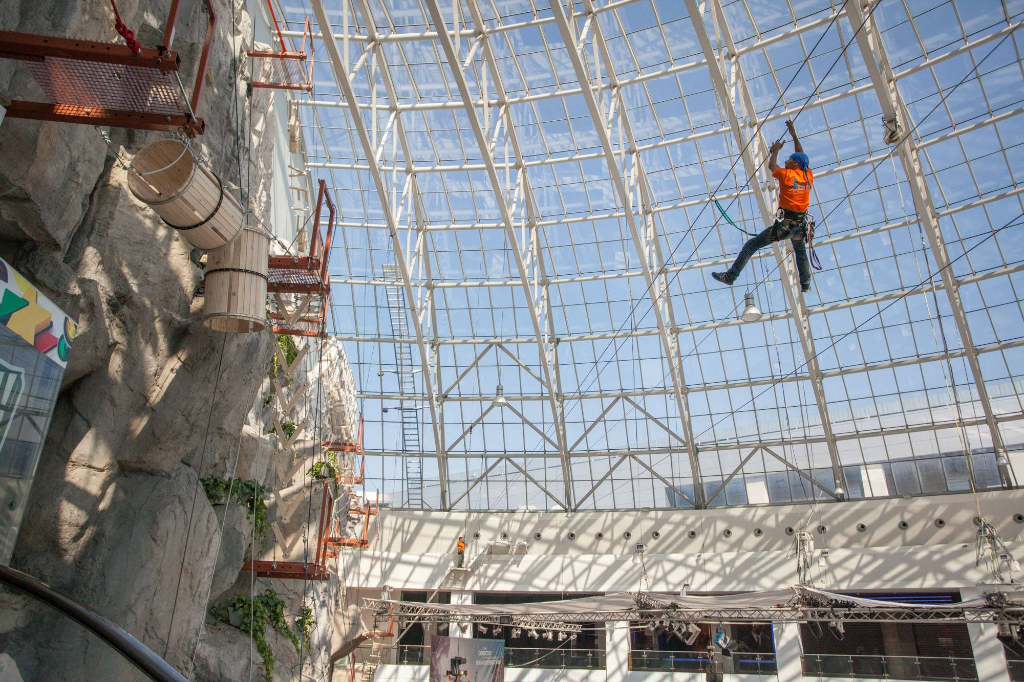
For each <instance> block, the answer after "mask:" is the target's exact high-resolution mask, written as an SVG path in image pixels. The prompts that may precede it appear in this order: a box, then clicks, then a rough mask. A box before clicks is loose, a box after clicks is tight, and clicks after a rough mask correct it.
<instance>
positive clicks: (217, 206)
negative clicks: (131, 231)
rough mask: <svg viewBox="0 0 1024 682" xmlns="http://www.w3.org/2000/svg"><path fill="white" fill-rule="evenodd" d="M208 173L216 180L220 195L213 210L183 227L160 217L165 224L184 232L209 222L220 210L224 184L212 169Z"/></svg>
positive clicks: (222, 201)
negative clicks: (193, 223) (194, 222)
mask: <svg viewBox="0 0 1024 682" xmlns="http://www.w3.org/2000/svg"><path fill="white" fill-rule="evenodd" d="M210 175H212V176H213V179H214V180H216V181H217V187H218V188H219V189H220V195H218V196H217V205H216V206H214V207H213V211H211V212H210V215H208V216H206V217H205V218H203V219H202V220H201V221H199V222H198V223H196V224H195V225H187V226H185V227H178V226H177V225H175V224H174V223H168V222H167V221H166V220H164V219H163V218H161V220H164V222H165V223H167V225H169V226H170V227H173V228H174V229H175V230H178V231H179V232H184V231H185V230H194V229H196V228H197V227H202V226H203V225H205V224H206V223H208V222H210V220H211V219H212V218H213V216H215V215H217V211H219V210H220V206H221V204H223V203H224V184H223V183H222V182H221V181H220V178H219V177H217V174H216V173H214V172H213V171H210Z"/></svg>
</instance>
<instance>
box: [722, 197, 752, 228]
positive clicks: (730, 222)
mask: <svg viewBox="0 0 1024 682" xmlns="http://www.w3.org/2000/svg"><path fill="white" fill-rule="evenodd" d="M715 206H716V207H717V208H718V212H719V213H721V214H722V217H723V218H725V222H727V223H729V224H730V225H732V226H733V227H735V228H736V229H737V230H739V231H740V232H742V233H743V234H745V235H747V236H748V237H756V236H757V234H756V233H754V232H747V231H746V230H744V229H743V228H742V227H740V226H739V225H737V224H736V223H734V222H733V221H732V218H730V217H729V214H728V213H726V212H725V209H724V208H722V204H720V203H718V199H715Z"/></svg>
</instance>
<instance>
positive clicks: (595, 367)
mask: <svg viewBox="0 0 1024 682" xmlns="http://www.w3.org/2000/svg"><path fill="white" fill-rule="evenodd" d="M881 4H882V2H881V0H880V1H879V2H878V3H876V4H875V5H872V7H871V9H870V10H869V12H868V14H867V15H866V17H865V20H864V22H863V23H862V24H861V26H860V27H858V29H857V31H856V32H855V33H854V35H853V37H852V38H851V39H850V40H849V41H848V42H846V44H845V45H843V48H842V50H841V51H840V54H839V56H838V57H837V58H836V60H835V61H833V63H832V65H831V66H830V67H829V69H828V70H827V71H826V72H825V75H824V76H823V77H822V78H821V79H819V82H818V84H817V85H816V86H815V88H814V90H813V91H812V92H811V93H810V95H808V96H807V98H806V99H805V100H804V103H803V104H802V105H801V106H800V108H799V109H798V110H797V112H796V114H794V115H793V117H792V118H791V120H793V121H795V120H796V119H797V118H798V117H799V116H800V114H801V113H802V112H803V110H804V109H805V108H806V106H807V105H808V104H809V103H810V101H811V98H813V97H814V95H816V94H817V92H818V89H819V88H820V87H821V84H822V83H823V82H824V81H825V80H826V79H827V78H828V75H829V74H830V73H831V72H832V70H833V69H834V68H835V66H836V64H838V63H839V60H840V59H842V57H843V55H845V54H846V51H847V50H848V49H849V48H850V46H851V45H852V44H853V43H854V40H855V39H856V37H857V35H859V34H860V31H861V30H862V29H863V28H864V26H865V25H866V23H867V19H868V18H870V17H871V15H872V14H873V13H874V11H875V10H876V9H877V8H878V7H879V5H881ZM838 18H839V14H838V13H836V15H835V16H833V17H832V20H831V21H830V22H829V24H828V25H827V26H826V27H825V29H824V30H823V31H822V33H821V35H820V36H819V37H818V40H817V41H816V42H815V43H814V45H813V46H812V47H811V49H810V51H809V52H808V53H807V56H806V57H805V58H804V60H803V61H802V62H801V63H800V66H799V67H798V68H797V69H796V71H795V73H794V74H793V77H792V78H791V79H790V80H789V82H788V83H787V84H786V86H785V87H784V88H782V90H781V92H780V93H779V96H778V98H777V99H776V100H775V103H774V104H773V105H772V106H771V108H770V109H769V110H768V112H767V113H766V114H765V115H764V117H763V118H762V119H761V121H760V123H758V125H757V127H756V128H755V129H754V131H753V133H752V134H751V135H750V137H749V138H748V139H747V141H746V143H745V144H744V145H743V147H742V148H741V149H740V153H739V155H738V156H737V157H736V158H735V159H734V160H733V162H732V164H731V165H730V166H729V169H728V170H727V171H726V174H725V176H724V177H723V178H722V180H721V181H720V182H719V183H718V186H717V187H716V188H715V190H714V191H713V192H712V196H713V195H714V194H715V192H717V191H718V190H719V189H721V187H722V186H723V184H724V183H725V181H726V179H727V178H728V177H729V174H730V173H731V172H732V171H733V169H734V168H735V167H736V165H737V164H738V163H739V159H740V158H741V157H742V156H743V154H744V153H745V152H746V151H747V148H748V147H749V146H750V145H751V144H752V143H753V142H754V140H756V139H758V135H759V134H760V132H761V129H762V128H763V127H764V125H765V124H766V123H767V121H768V118H769V117H770V116H771V114H772V112H773V111H775V109H776V107H778V106H779V104H780V103H781V102H782V100H783V98H784V97H785V94H786V92H788V90H789V88H790V87H791V86H792V85H793V83H794V82H795V81H796V79H797V77H799V75H800V73H801V72H802V71H803V69H804V67H806V66H807V65H808V63H809V62H810V58H811V55H813V54H814V53H815V51H816V50H817V49H818V46H819V45H820V44H821V42H822V41H823V40H824V38H825V36H826V35H827V34H828V32H829V29H830V28H831V27H832V26H833V25H834V24H835V23H836V21H837V19H838ZM787 132H788V131H787ZM785 135H786V132H784V133H783V135H782V136H780V137H779V138H778V139H779V141H781V140H782V138H783V137H785ZM766 160H767V159H762V160H761V163H760V164H758V166H757V168H755V169H754V173H753V174H751V175H750V176H749V177H748V178H747V180H746V182H745V183H744V184H743V186H742V187H746V186H748V185H749V184H750V183H751V182H752V181H753V179H754V177H755V176H756V174H757V172H758V171H759V170H760V169H761V166H763V165H764V163H765V161H766ZM742 187H741V188H737V189H742ZM734 200H735V199H734ZM707 206H708V204H707V203H705V204H704V206H703V207H702V208H701V210H700V211H699V212H698V213H697V216H696V217H695V218H694V219H693V220H692V221H691V222H690V228H689V229H688V230H687V231H686V234H689V233H690V232H692V231H693V226H694V225H696V224H697V223H698V222H699V221H700V217H701V215H703V213H704V211H705V210H706V208H707ZM711 233H712V230H708V232H707V233H706V234H705V235H704V237H703V238H702V239H701V240H700V242H698V243H697V245H696V246H695V247H694V249H693V251H692V253H691V254H690V256H688V257H687V259H686V261H685V262H689V260H690V259H691V258H692V257H693V256H694V254H696V253H697V252H698V251H699V249H700V247H701V245H702V244H703V243H704V241H705V240H707V238H708V236H710V235H711ZM684 236H685V235H684ZM683 243H684V240H683V239H682V238H680V240H679V243H678V244H677V245H676V246H675V248H673V249H672V251H671V252H670V253H669V254H668V258H667V259H666V260H670V259H672V258H673V257H674V256H675V253H676V251H678V250H679V248H680V247H681V246H682V245H683ZM672 279H674V280H678V279H679V273H678V272H676V273H675V274H674V275H673V277H672ZM655 281H660V278H658V279H653V280H652V282H651V284H649V285H647V287H646V291H647V292H649V291H650V289H651V287H652V286H653V284H654V282H655ZM670 284H671V281H667V282H666V285H665V286H666V290H667V288H668V287H669V286H670ZM642 300H644V299H643V298H640V299H638V300H637V303H636V306H634V307H633V308H631V309H630V311H629V315H627V316H625V317H624V319H623V322H622V324H621V325H619V327H618V329H616V331H615V336H617V335H618V334H619V333H620V332H622V330H623V329H625V327H626V325H627V324H628V323H629V321H630V320H631V319H634V318H635V313H636V309H637V307H638V306H639V305H640V302H641V301H642ZM738 307H739V306H737V308H738ZM653 309H654V302H651V307H650V309H648V310H647V311H646V312H645V313H644V315H643V316H642V317H641V319H640V320H638V321H636V322H635V324H634V325H633V328H632V329H631V331H635V330H636V329H637V328H638V327H639V325H640V324H641V323H642V322H643V320H644V319H646V317H647V315H648V314H649V313H650V312H651V311H652V310H653ZM627 336H632V334H628V335H627ZM622 343H624V342H619V343H616V341H614V340H612V341H611V342H610V343H609V344H608V345H607V346H605V349H604V350H603V351H602V352H601V355H600V356H598V357H597V359H596V360H595V361H594V362H593V364H592V365H591V368H590V370H589V371H588V372H587V374H586V375H585V376H584V377H583V378H582V379H581V380H580V381H579V382H577V385H579V386H581V388H580V389H579V390H577V391H576V392H575V393H574V395H575V396H579V395H582V394H583V393H584V392H585V391H587V390H589V389H590V387H591V386H593V385H594V383H595V382H596V381H597V380H598V378H599V377H600V373H601V371H602V370H603V368H604V367H606V366H607V365H608V364H610V363H611V362H612V361H613V360H614V358H615V357H616V356H617V355H618V351H619V349H620V348H621V347H622ZM612 348H614V351H615V353H614V354H613V357H612V358H610V359H608V360H604V357H605V354H606V353H607V352H608V351H609V350H610V349H612ZM602 361H603V366H602ZM670 363H671V364H675V363H674V361H673V360H671V359H670ZM672 371H674V369H671V370H670V372H672ZM595 372H597V374H596V375H595V376H594V377H593V378H592V379H591V378H590V377H591V375H592V374H594V373H595ZM587 379H590V382H589V383H588V384H587V385H586V386H583V383H584V382H585V381H587ZM568 397H571V396H568ZM579 404H581V402H580V401H576V403H574V404H573V406H572V407H570V408H569V410H568V411H567V412H566V416H568V415H569V414H570V413H571V412H572V410H574V409H576V408H577V407H578V405H579ZM545 435H546V432H545ZM542 442H543V439H541V440H540V441H538V442H537V445H536V446H535V448H536V447H539V446H540V445H541V443H542Z"/></svg>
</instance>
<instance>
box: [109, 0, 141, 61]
mask: <svg viewBox="0 0 1024 682" xmlns="http://www.w3.org/2000/svg"><path fill="white" fill-rule="evenodd" d="M110 6H111V7H113V8H114V30H115V31H117V34H118V35H119V36H121V37H122V38H124V42H125V43H126V44H127V45H128V48H129V49H130V50H131V51H132V54H139V53H141V52H142V45H141V43H139V41H137V40H136V39H135V31H133V30H131V29H130V28H128V26H126V25H125V23H124V22H123V21H121V13H120V12H118V11H117V2H115V0H110Z"/></svg>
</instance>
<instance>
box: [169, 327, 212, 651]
mask: <svg viewBox="0 0 1024 682" xmlns="http://www.w3.org/2000/svg"><path fill="white" fill-rule="evenodd" d="M226 346H227V337H224V339H223V341H222V342H221V345H220V360H219V361H218V363H217V378H216V379H215V380H214V384H213V393H211V394H210V407H209V412H208V414H207V417H206V434H205V435H204V436H203V453H202V455H200V457H199V466H197V467H196V468H195V472H196V489H195V491H194V492H193V493H192V510H191V512H190V513H189V515H188V525H187V526H186V528H185V547H184V548H183V549H182V552H181V566H180V567H179V569H178V582H177V585H176V587H175V588H174V604H173V606H171V619H170V622H169V623H168V625H167V641H166V642H165V643H164V655H163V657H162V658H167V654H168V652H169V651H170V647H171V636H172V635H173V633H174V617H175V615H176V614H177V611H178V594H179V593H180V591H181V578H182V576H183V575H184V574H185V559H186V557H188V545H189V541H190V540H191V539H192V522H193V521H194V520H195V515H196V502H197V501H198V500H199V489H200V488H202V487H203V484H202V482H201V481H199V475H200V474H201V473H202V471H203V463H204V462H205V461H206V452H207V449H208V448H207V446H208V445H209V443H210V426H211V425H212V424H213V412H214V409H213V405H214V401H215V400H216V399H217V390H218V389H219V387H220V376H221V370H222V369H223V367H224V348H225V347H226ZM214 568H216V567H214ZM204 608H205V607H204Z"/></svg>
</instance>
